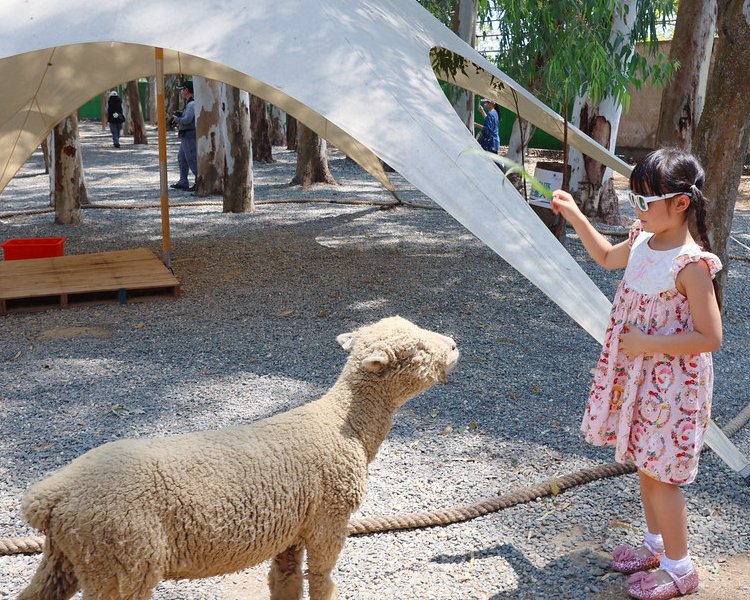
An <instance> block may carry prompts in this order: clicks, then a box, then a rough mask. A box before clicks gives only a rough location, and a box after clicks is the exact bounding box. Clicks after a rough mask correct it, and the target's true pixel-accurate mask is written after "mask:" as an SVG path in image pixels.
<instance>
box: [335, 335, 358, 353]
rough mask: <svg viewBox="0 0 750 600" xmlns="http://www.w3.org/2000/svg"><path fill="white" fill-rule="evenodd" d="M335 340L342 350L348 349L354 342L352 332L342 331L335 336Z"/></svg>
mask: <svg viewBox="0 0 750 600" xmlns="http://www.w3.org/2000/svg"><path fill="white" fill-rule="evenodd" d="M336 341H337V342H338V343H339V346H341V347H342V348H343V349H344V350H350V349H351V347H352V344H353V343H354V332H353V331H352V332H350V333H342V334H341V335H339V336H338V337H337V338H336Z"/></svg>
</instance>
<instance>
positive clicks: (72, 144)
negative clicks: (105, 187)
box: [47, 113, 89, 225]
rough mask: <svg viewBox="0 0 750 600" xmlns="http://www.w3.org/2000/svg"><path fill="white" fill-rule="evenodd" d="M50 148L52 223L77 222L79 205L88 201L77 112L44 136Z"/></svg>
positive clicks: (69, 223)
mask: <svg viewBox="0 0 750 600" xmlns="http://www.w3.org/2000/svg"><path fill="white" fill-rule="evenodd" d="M47 144H48V147H49V150H50V203H51V205H52V206H54V207H55V223H59V224H62V225H72V224H74V223H80V222H81V205H83V204H88V203H89V196H88V192H87V190H86V180H85V178H84V174H83V160H82V158H81V141H80V137H79V135H78V115H77V114H76V113H73V114H71V115H70V116H68V117H66V118H65V119H63V120H62V121H60V122H59V123H58V124H57V125H55V127H54V129H53V130H52V132H51V133H50V135H49V137H48V138H47Z"/></svg>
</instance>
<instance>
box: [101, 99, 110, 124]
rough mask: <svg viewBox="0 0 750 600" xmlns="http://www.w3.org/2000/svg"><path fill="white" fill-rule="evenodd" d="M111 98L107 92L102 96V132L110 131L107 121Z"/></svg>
mask: <svg viewBox="0 0 750 600" xmlns="http://www.w3.org/2000/svg"><path fill="white" fill-rule="evenodd" d="M108 99H109V96H108V94H107V93H106V92H104V93H103V94H102V95H101V111H102V130H103V131H107V130H109V123H108V121H107V100H108Z"/></svg>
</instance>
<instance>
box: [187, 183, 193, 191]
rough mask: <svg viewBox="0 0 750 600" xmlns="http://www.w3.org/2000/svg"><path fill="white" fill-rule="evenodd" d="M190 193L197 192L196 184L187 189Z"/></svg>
mask: <svg viewBox="0 0 750 600" xmlns="http://www.w3.org/2000/svg"><path fill="white" fill-rule="evenodd" d="M186 189H187V191H188V192H194V191H195V184H193V185H191V186H190V187H189V188H186Z"/></svg>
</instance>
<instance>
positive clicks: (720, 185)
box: [693, 0, 750, 292]
mask: <svg viewBox="0 0 750 600" xmlns="http://www.w3.org/2000/svg"><path fill="white" fill-rule="evenodd" d="M718 9H719V10H718V19H717V23H718V27H717V30H718V32H719V37H718V38H717V39H716V42H715V47H714V48H715V49H714V54H715V57H714V65H713V68H712V70H711V75H710V79H709V81H708V89H707V90H706V104H705V106H704V108H703V114H702V116H701V119H700V121H699V123H698V128H697V129H696V131H695V136H694V138H693V152H694V153H695V155H696V156H697V157H698V159H699V160H700V162H701V164H702V165H703V167H704V168H705V170H706V183H705V185H704V187H703V193H704V194H705V196H706V198H708V199H709V200H710V201H711V205H710V207H709V209H708V211H707V217H708V230H709V238H710V240H711V245H712V246H713V251H714V252H715V253H716V254H717V255H718V256H719V258H720V259H721V261H722V263H723V264H724V268H723V269H722V270H721V271H720V272H719V274H718V275H717V281H718V282H719V286H720V288H721V290H722V292H723V290H724V287H725V286H726V278H727V270H728V268H729V261H728V260H727V258H728V253H727V242H728V240H729V235H730V233H731V231H732V218H733V217H734V204H735V202H736V200H737V190H738V188H739V183H740V177H741V176H742V166H743V163H744V161H745V157H746V156H747V150H748V143H750V69H749V68H748V65H750V2H748V0H719V2H718Z"/></svg>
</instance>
